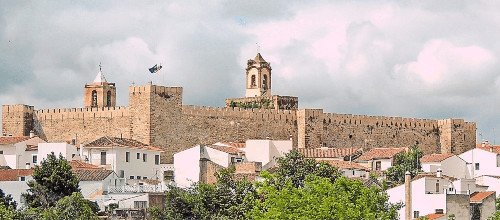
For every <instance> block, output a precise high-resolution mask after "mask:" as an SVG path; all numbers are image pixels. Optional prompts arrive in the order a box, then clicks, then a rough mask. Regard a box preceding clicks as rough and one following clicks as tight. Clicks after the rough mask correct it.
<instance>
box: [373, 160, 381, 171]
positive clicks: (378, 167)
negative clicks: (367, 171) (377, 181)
mask: <svg viewBox="0 0 500 220" xmlns="http://www.w3.org/2000/svg"><path fill="white" fill-rule="evenodd" d="M375 170H382V161H377V162H375Z"/></svg>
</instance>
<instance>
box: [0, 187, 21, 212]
mask: <svg viewBox="0 0 500 220" xmlns="http://www.w3.org/2000/svg"><path fill="white" fill-rule="evenodd" d="M0 203H1V204H3V205H4V207H5V208H10V209H13V210H15V209H16V208H17V203H16V201H14V199H13V198H12V196H11V195H10V194H9V195H5V193H4V192H3V190H2V189H0Z"/></svg>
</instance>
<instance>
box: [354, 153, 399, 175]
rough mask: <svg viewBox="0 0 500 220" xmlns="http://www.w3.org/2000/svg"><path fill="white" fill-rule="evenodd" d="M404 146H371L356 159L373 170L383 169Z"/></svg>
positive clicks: (388, 165) (391, 163)
mask: <svg viewBox="0 0 500 220" xmlns="http://www.w3.org/2000/svg"><path fill="white" fill-rule="evenodd" d="M405 151H406V148H373V149H370V150H369V151H367V152H364V153H363V154H362V155H361V156H360V157H359V158H357V159H356V161H357V162H359V163H360V164H362V165H364V166H366V167H368V168H370V169H371V170H374V171H385V170H387V169H389V167H391V166H392V165H393V160H394V157H395V156H396V155H397V154H400V153H403V152H405Z"/></svg>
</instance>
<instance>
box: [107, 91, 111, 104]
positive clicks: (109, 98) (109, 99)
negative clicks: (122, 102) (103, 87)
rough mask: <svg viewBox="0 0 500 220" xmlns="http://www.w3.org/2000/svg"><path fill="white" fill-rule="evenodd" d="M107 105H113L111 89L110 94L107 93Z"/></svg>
mask: <svg viewBox="0 0 500 220" xmlns="http://www.w3.org/2000/svg"><path fill="white" fill-rule="evenodd" d="M106 106H107V107H110V106H111V91H108V94H107V95H106Z"/></svg>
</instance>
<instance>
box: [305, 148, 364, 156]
mask: <svg viewBox="0 0 500 220" xmlns="http://www.w3.org/2000/svg"><path fill="white" fill-rule="evenodd" d="M298 150H299V152H300V153H301V154H302V155H304V157H306V158H343V157H346V156H350V155H354V154H356V153H360V152H361V151H362V149H361V148H299V149H298Z"/></svg>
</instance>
